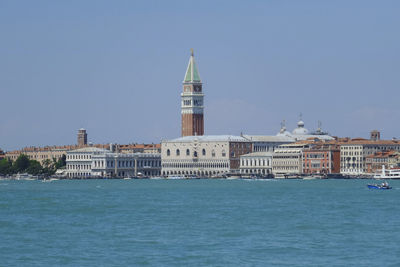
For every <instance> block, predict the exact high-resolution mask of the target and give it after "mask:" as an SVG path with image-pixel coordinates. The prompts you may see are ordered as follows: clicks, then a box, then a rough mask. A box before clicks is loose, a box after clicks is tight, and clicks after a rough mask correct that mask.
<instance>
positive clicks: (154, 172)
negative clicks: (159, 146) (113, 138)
mask: <svg viewBox="0 0 400 267" xmlns="http://www.w3.org/2000/svg"><path fill="white" fill-rule="evenodd" d="M160 172H161V156H160V154H150V153H147V154H146V153H129V154H123V153H112V152H111V151H109V150H107V149H101V148H96V147H84V148H79V149H76V150H72V151H69V152H68V153H67V166H66V174H67V177H68V178H98V177H116V178H123V177H134V176H159V175H160Z"/></svg>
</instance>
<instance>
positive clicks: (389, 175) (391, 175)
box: [374, 165, 400, 179]
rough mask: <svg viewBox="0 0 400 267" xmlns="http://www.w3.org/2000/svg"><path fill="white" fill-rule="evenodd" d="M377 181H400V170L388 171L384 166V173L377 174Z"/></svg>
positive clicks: (391, 169)
mask: <svg viewBox="0 0 400 267" xmlns="http://www.w3.org/2000/svg"><path fill="white" fill-rule="evenodd" d="M374 178H375V179H400V168H390V169H386V168H385V165H382V171H381V172H378V173H375V175H374Z"/></svg>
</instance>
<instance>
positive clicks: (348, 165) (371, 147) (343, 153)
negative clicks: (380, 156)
mask: <svg viewBox="0 0 400 267" xmlns="http://www.w3.org/2000/svg"><path fill="white" fill-rule="evenodd" d="M391 150H393V151H397V152H398V151H400V141H399V140H367V139H363V138H355V139H348V140H345V141H342V142H341V143H340V162H341V166H340V173H342V174H345V175H362V174H364V173H367V172H368V169H367V165H366V158H367V157H368V156H370V155H373V154H375V153H377V152H385V151H391Z"/></svg>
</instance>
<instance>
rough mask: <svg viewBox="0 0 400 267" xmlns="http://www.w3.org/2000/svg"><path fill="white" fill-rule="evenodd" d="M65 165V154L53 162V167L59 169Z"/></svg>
mask: <svg viewBox="0 0 400 267" xmlns="http://www.w3.org/2000/svg"><path fill="white" fill-rule="evenodd" d="M65 165H67V156H66V155H62V157H61V158H59V159H58V161H57V162H56V164H55V169H56V170H58V169H61V168H62V167H64V166H65Z"/></svg>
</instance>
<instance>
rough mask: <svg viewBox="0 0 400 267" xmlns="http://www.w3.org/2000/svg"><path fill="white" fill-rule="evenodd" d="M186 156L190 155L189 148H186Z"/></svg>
mask: <svg viewBox="0 0 400 267" xmlns="http://www.w3.org/2000/svg"><path fill="white" fill-rule="evenodd" d="M186 156H190V150H189V148H188V149H186Z"/></svg>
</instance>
